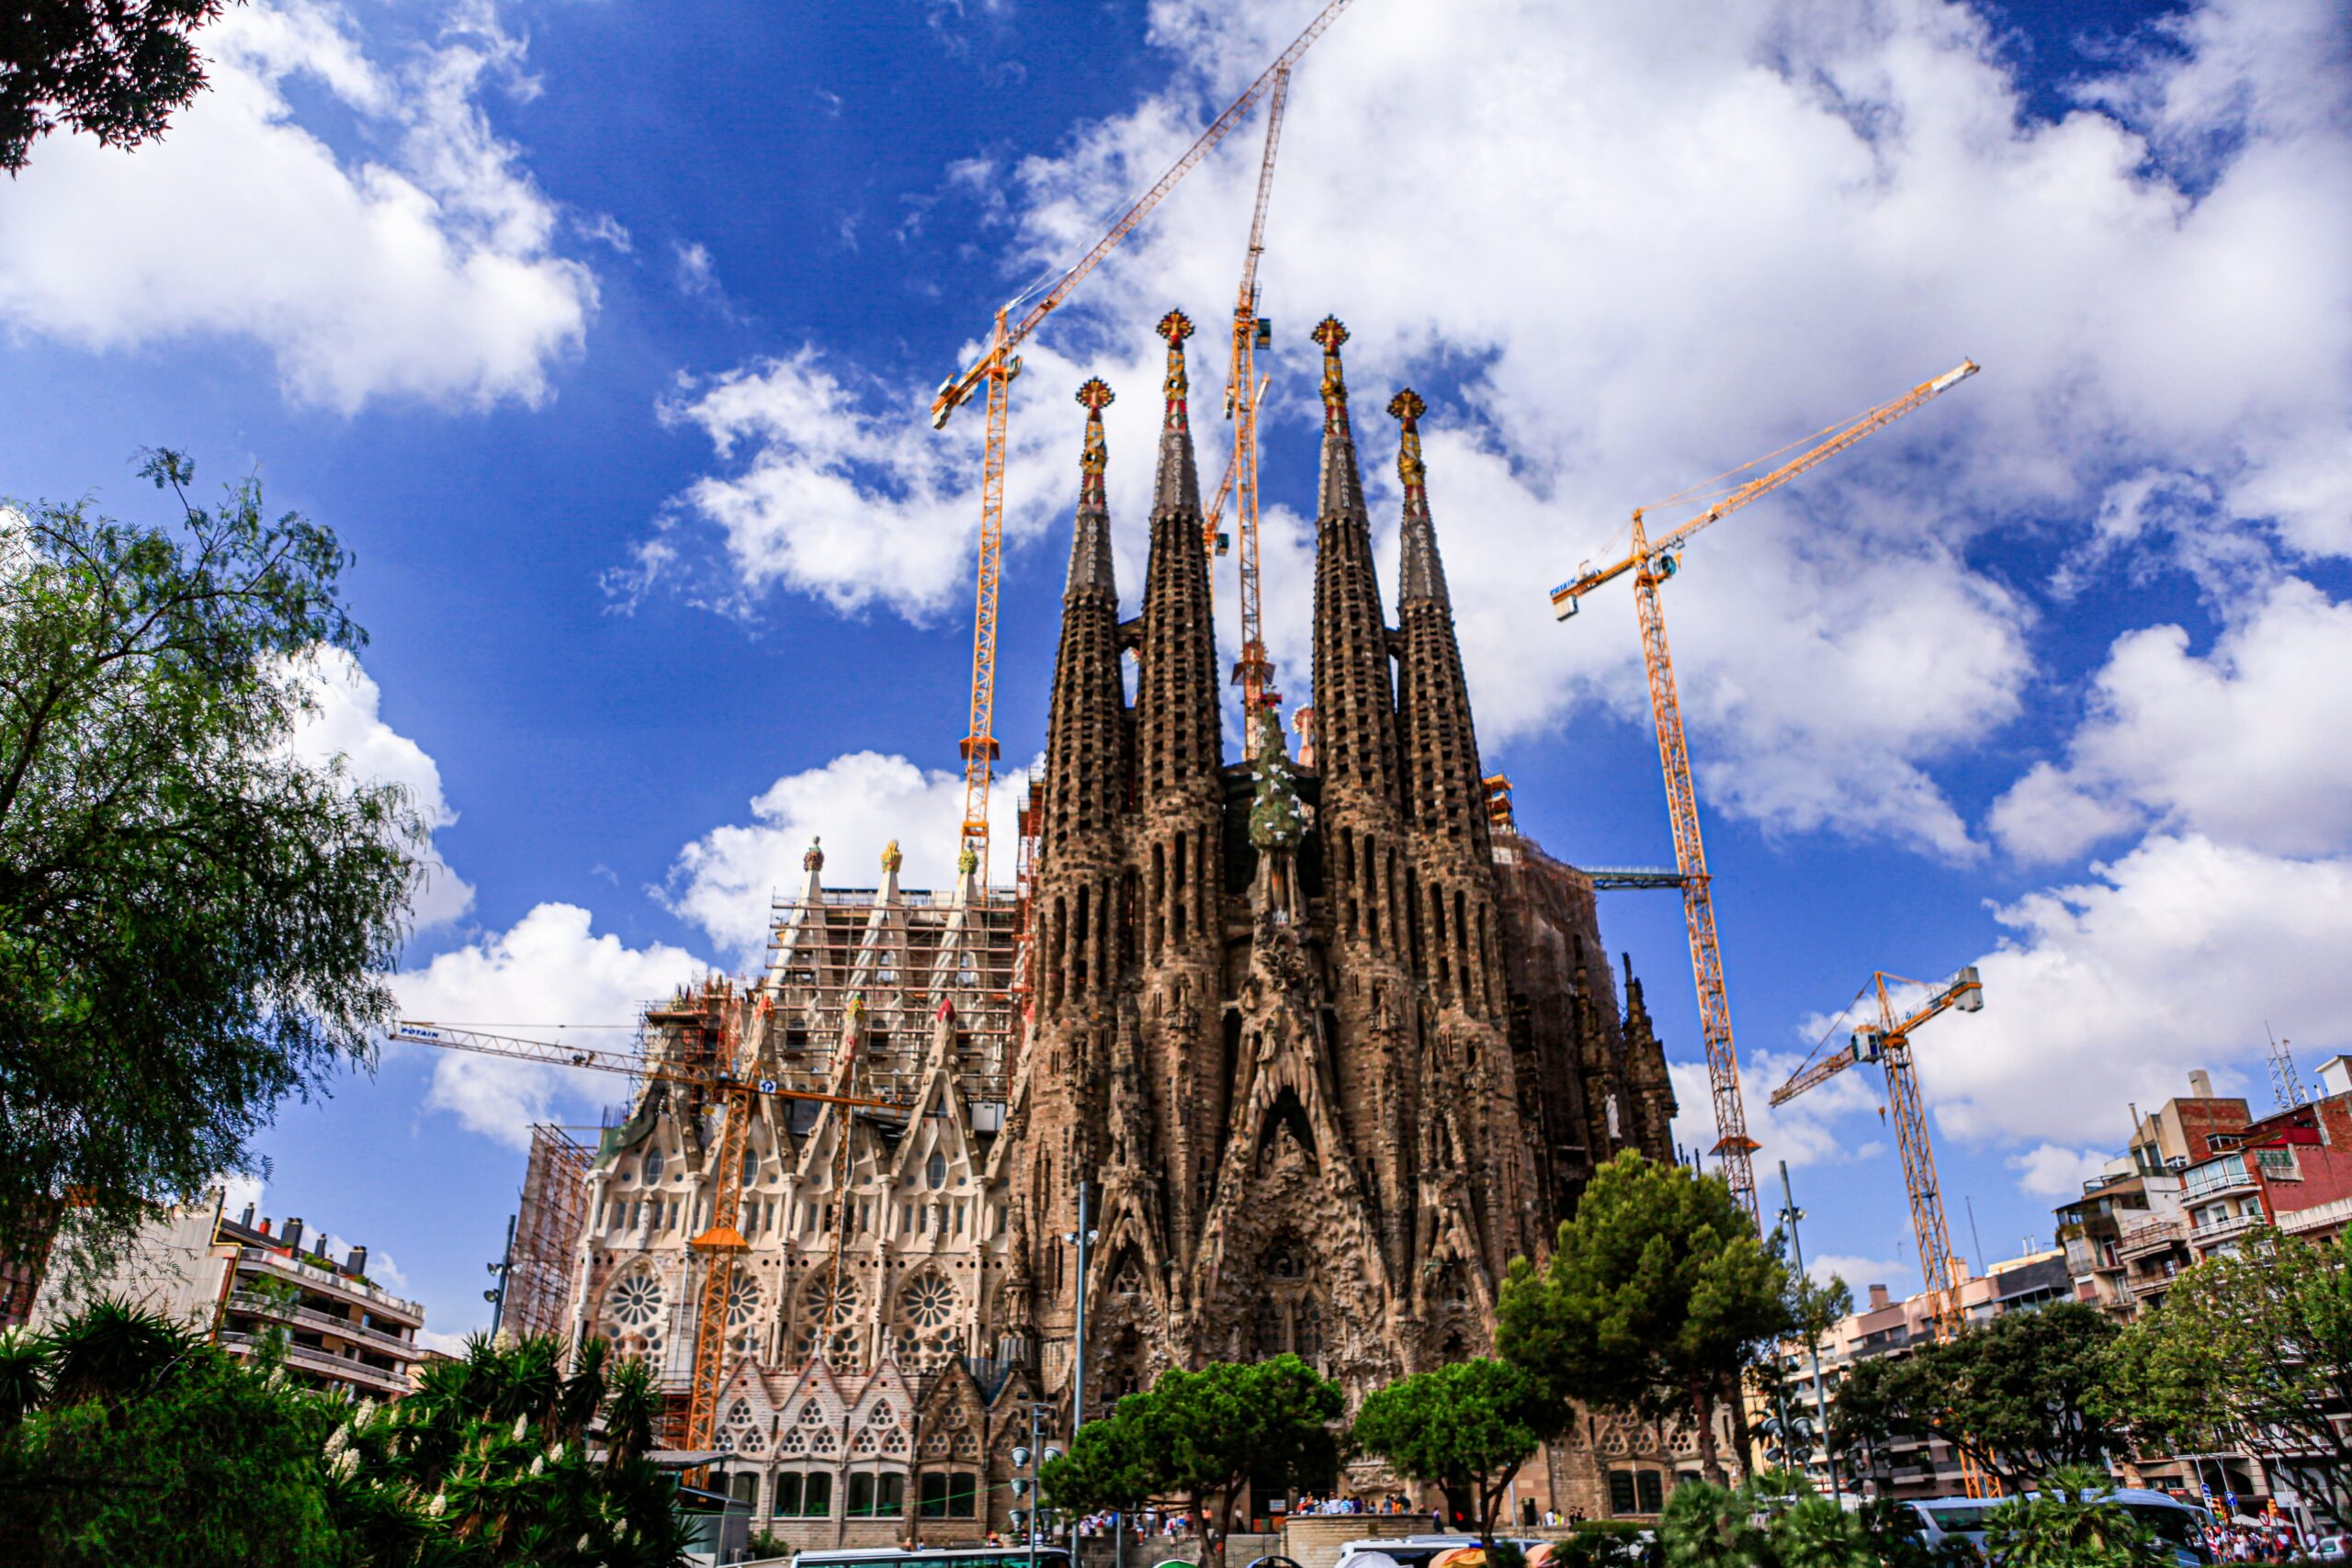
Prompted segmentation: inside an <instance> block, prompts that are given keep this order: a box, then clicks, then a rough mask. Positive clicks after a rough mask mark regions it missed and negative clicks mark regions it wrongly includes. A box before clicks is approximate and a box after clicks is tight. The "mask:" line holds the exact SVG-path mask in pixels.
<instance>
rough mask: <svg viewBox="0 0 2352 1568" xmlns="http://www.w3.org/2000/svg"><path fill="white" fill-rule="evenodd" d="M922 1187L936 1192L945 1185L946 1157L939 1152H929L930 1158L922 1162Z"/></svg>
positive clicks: (935, 1150)
mask: <svg viewBox="0 0 2352 1568" xmlns="http://www.w3.org/2000/svg"><path fill="white" fill-rule="evenodd" d="M922 1179H923V1185H925V1186H926V1187H929V1188H930V1189H931V1190H933V1191H934V1192H936V1191H938V1190H940V1189H941V1188H943V1187H944V1186H946V1185H947V1156H945V1155H944V1154H942V1153H941V1152H940V1151H939V1150H937V1149H933V1150H932V1151H931V1158H930V1159H928V1160H926V1161H924V1162H923V1168H922Z"/></svg>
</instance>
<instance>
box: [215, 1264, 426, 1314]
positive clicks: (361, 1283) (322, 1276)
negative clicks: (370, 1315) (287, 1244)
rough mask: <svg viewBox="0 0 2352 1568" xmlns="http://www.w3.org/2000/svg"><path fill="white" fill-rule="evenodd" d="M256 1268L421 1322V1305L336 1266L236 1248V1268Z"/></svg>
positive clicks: (307, 1288)
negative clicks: (342, 1270)
mask: <svg viewBox="0 0 2352 1568" xmlns="http://www.w3.org/2000/svg"><path fill="white" fill-rule="evenodd" d="M256 1269H257V1270H259V1271H261V1272H263V1273H266V1274H270V1275H274V1276H275V1277H277V1279H280V1280H290V1281H292V1282H293V1283H295V1284H298V1285H300V1286H301V1287H302V1288H303V1289H305V1290H311V1291H316V1292H319V1293H320V1294H322V1295H329V1296H337V1297H340V1298H341V1299H343V1300H345V1301H349V1302H357V1303H362V1304H364V1305H365V1306H367V1307H368V1309H369V1310H370V1311H372V1312H375V1313H377V1314H379V1315H381V1316H385V1317H396V1318H400V1319H401V1320H403V1321H404V1322H406V1323H407V1324H408V1325H409V1326H410V1327H412V1328H421V1327H423V1326H424V1306H423V1305H421V1304H420V1303H416V1302H412V1301H407V1300H404V1299H402V1298H401V1297H399V1296H396V1295H394V1294H392V1293H391V1292H390V1291H387V1290H382V1289H380V1288H379V1287H377V1286H375V1285H371V1284H369V1283H368V1281H367V1280H355V1279H353V1278H352V1277H351V1276H350V1275H348V1274H345V1273H342V1272H340V1271H338V1270H336V1269H328V1268H325V1267H322V1265H320V1264H316V1263H312V1262H310V1261H308V1260H307V1259H298V1258H289V1257H288V1256H287V1255H286V1254H284V1253H282V1252H272V1251H270V1250H268V1249H267V1248H266V1247H239V1248H237V1271H238V1272H239V1273H247V1272H252V1271H254V1270H256Z"/></svg>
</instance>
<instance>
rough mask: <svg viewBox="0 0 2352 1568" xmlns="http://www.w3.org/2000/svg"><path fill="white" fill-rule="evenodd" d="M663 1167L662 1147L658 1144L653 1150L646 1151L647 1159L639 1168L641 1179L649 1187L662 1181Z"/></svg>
mask: <svg viewBox="0 0 2352 1568" xmlns="http://www.w3.org/2000/svg"><path fill="white" fill-rule="evenodd" d="M639 1170H640V1175H639V1180H641V1181H643V1182H645V1183H646V1184H648V1185H649V1186H650V1185H651V1184H652V1183H654V1182H656V1181H659V1180H661V1179H662V1145H659V1144H656V1145H653V1146H652V1147H651V1148H650V1149H648V1150H646V1151H645V1158H644V1160H643V1161H642V1162H641V1164H640V1167H639Z"/></svg>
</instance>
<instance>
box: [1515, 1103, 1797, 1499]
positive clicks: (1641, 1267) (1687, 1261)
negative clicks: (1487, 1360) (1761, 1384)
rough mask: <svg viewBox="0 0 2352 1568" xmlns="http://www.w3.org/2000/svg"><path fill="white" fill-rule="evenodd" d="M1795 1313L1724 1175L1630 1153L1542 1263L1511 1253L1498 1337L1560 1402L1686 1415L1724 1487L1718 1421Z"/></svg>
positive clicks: (1591, 1193)
mask: <svg viewBox="0 0 2352 1568" xmlns="http://www.w3.org/2000/svg"><path fill="white" fill-rule="evenodd" d="M1789 1314H1790V1308H1789V1273H1788V1269H1787V1266H1786V1265H1784V1264H1783V1263H1782V1262H1781V1258H1780V1256H1779V1254H1778V1252H1777V1251H1776V1250H1775V1249H1774V1248H1772V1247H1768V1246H1767V1245H1766V1244H1765V1243H1764V1242H1763V1241H1762V1240H1761V1239H1760V1238H1759V1237H1758V1235H1757V1234H1756V1227H1755V1225H1754V1224H1752V1223H1750V1221H1749V1220H1748V1218H1747V1214H1746V1213H1742V1212H1741V1210H1740V1208H1739V1206H1738V1205H1737V1204H1736V1203H1735V1202H1734V1201H1732V1197H1731V1193H1730V1191H1729V1190H1728V1189H1726V1188H1725V1187H1724V1184H1723V1182H1722V1181H1721V1180H1720V1179H1717V1178H1715V1177H1712V1176H1701V1175H1697V1174H1695V1173H1693V1172H1691V1171H1690V1170H1687V1169H1685V1168H1682V1167H1680V1166H1677V1165H1659V1164H1655V1163H1653V1162H1651V1161H1648V1160H1645V1159H1644V1158H1642V1157H1641V1156H1640V1155H1638V1154H1635V1153H1634V1152H1632V1151H1630V1150H1629V1151H1627V1152H1625V1153H1623V1154H1621V1155H1619V1156H1617V1157H1616V1158H1615V1159H1613V1160H1611V1161H1610V1162H1609V1163H1608V1164H1607V1165H1605V1166H1603V1167H1601V1168H1600V1170H1599V1171H1598V1172H1597V1173H1595V1175H1594V1177H1593V1179H1592V1180H1591V1182H1590V1183H1589V1184H1588V1185H1587V1187H1586V1188H1585V1191H1584V1196H1583V1198H1582V1199H1581V1200H1580V1201H1578V1203H1577V1212H1576V1216H1575V1218H1573V1219H1570V1220H1568V1221H1566V1222H1565V1223H1563V1224H1561V1226H1560V1239H1559V1246H1558V1247H1557V1249H1556V1250H1555V1251H1554V1253H1553V1254H1552V1257H1551V1258H1550V1260H1549V1261H1548V1262H1547V1263H1546V1264H1545V1265H1544V1266H1543V1267H1542V1268H1540V1269H1539V1268H1537V1267H1536V1266H1535V1265H1534V1264H1532V1263H1531V1262H1529V1261H1528V1260H1527V1259H1525V1258H1516V1259H1513V1260H1512V1263H1511V1267H1510V1275H1509V1277H1508V1278H1507V1279H1506V1280H1504V1281H1503V1288H1502V1295H1501V1300H1500V1303H1498V1311H1497V1314H1496V1315H1497V1320H1498V1325H1497V1336H1496V1338H1497V1346H1498V1348H1499V1349H1500V1350H1501V1352H1502V1354H1503V1357H1504V1359H1507V1360H1510V1361H1513V1362H1516V1363H1518V1364H1519V1365H1520V1366H1522V1367H1524V1368H1526V1369H1527V1370H1528V1371H1532V1372H1533V1373H1534V1374H1535V1375H1536V1376H1537V1377H1538V1378H1540V1379H1541V1380H1543V1382H1544V1385H1545V1387H1546V1388H1547V1390H1548V1391H1549V1392H1550V1393H1552V1394H1553V1396H1554V1397H1555V1398H1559V1399H1582V1400H1586V1401H1589V1402H1592V1403H1595V1404H1612V1405H1619V1406H1623V1407H1626V1408H1630V1409H1634V1410H1637V1411H1639V1412H1641V1413H1643V1414H1644V1415H1645V1416H1653V1417H1657V1418H1667V1417H1674V1416H1680V1417H1686V1418H1688V1419H1689V1420H1690V1421H1691V1423H1692V1424H1693V1426H1694V1427H1696V1428H1697V1430H1698V1434H1699V1445H1700V1456H1701V1461H1702V1465H1703V1467H1704V1469H1705V1472H1706V1474H1707V1476H1708V1478H1709V1479H1711V1480H1713V1481H1715V1482H1717V1483H1721V1482H1722V1481H1724V1479H1726V1477H1725V1473H1724V1465H1723V1460H1722V1456H1721V1445H1720V1443H1719V1441H1718V1439H1717V1436H1716V1423H1717V1417H1718V1416H1719V1415H1721V1414H1722V1413H1723V1412H1724V1411H1726V1410H1729V1411H1734V1412H1736V1411H1737V1410H1738V1409H1739V1398H1740V1379H1741V1376H1742V1374H1743V1373H1744V1372H1745V1371H1746V1370H1747V1368H1748V1367H1749V1366H1751V1365H1753V1364H1754V1363H1755V1362H1756V1361H1757V1359H1758V1358H1759V1357H1761V1356H1762V1355H1763V1354H1764V1353H1765V1351H1766V1349H1767V1348H1769V1346H1770V1344H1771V1342H1772V1341H1773V1339H1775V1338H1776V1337H1778V1336H1780V1335H1781V1334H1783V1333H1785V1332H1786V1331H1787V1330H1788V1328H1789V1326H1790V1316H1789ZM1744 1447H1745V1446H1744V1445H1742V1449H1743V1452H1742V1456H1741V1457H1742V1463H1743V1465H1745V1463H1746V1455H1745V1452H1744Z"/></svg>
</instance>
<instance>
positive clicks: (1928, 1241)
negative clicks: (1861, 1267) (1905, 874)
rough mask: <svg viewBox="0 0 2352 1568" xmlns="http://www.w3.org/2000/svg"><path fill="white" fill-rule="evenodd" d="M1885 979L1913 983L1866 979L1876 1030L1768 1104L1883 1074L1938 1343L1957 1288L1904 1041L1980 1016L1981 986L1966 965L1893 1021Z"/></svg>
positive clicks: (1954, 1319)
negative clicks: (1868, 1068) (1874, 1071)
mask: <svg viewBox="0 0 2352 1568" xmlns="http://www.w3.org/2000/svg"><path fill="white" fill-rule="evenodd" d="M1890 980H1892V981H1894V983H1895V984H1896V985H1898V986H1903V985H1910V986H1917V985H1918V984H1919V982H1917V981H1906V980H1905V979H1904V977H1903V976H1900V975H1889V974H1887V973H1886V972H1885V971H1883V970H1881V971H1879V972H1878V973H1876V974H1874V975H1872V976H1871V983H1870V985H1869V986H1866V987H1863V993H1864V995H1868V994H1869V993H1870V992H1871V990H1872V989H1875V990H1876V992H1877V995H1878V1023H1877V1025H1876V1026H1875V1027H1870V1026H1865V1027H1864V1028H1861V1029H1857V1030H1856V1031H1854V1032H1853V1036H1852V1038H1851V1040H1850V1041H1849V1043H1848V1044H1847V1046H1846V1047H1845V1049H1843V1050H1841V1051H1838V1052H1836V1053H1833V1054H1832V1055H1828V1056H1826V1057H1824V1058H1823V1059H1822V1060H1820V1061H1818V1062H1815V1063H1814V1064H1812V1065H1811V1066H1806V1067H1804V1068H1801V1069H1800V1070H1799V1071H1797V1072H1796V1073H1795V1074H1793V1075H1792V1077H1790V1079H1789V1081H1788V1082H1786V1083H1784V1084H1782V1085H1781V1087H1780V1088H1779V1089H1774V1090H1773V1091H1772V1103H1773V1104H1774V1105H1775V1106H1781V1105H1785V1104H1787V1103H1788V1102H1789V1101H1790V1100H1794V1099H1795V1098H1796V1097H1797V1096H1798V1095H1801V1094H1803V1093H1804V1091H1805V1090H1807V1089H1812V1088H1813V1087H1815V1085H1816V1084H1821V1083H1825V1082H1826V1081H1827V1080H1829V1079H1830V1078H1833V1077H1837V1076H1838V1074H1839V1073H1842V1072H1844V1071H1845V1070H1846V1069H1847V1068H1848V1067H1850V1066H1855V1065H1856V1064H1857V1063H1860V1062H1876V1063H1877V1064H1878V1065H1879V1066H1881V1067H1882V1068H1883V1070H1884V1072H1885V1075H1886V1106H1887V1114H1888V1117H1889V1119H1890V1120H1892V1121H1893V1122H1894V1142H1895V1147H1896V1149H1897V1150H1898V1152H1899V1153H1900V1154H1901V1156H1902V1159H1903V1190H1904V1191H1905V1193H1906V1194H1907V1195H1908V1196H1909V1198H1910V1201H1911V1231H1912V1235H1913V1236H1914V1237H1915V1238H1916V1239H1917V1243H1918V1247H1919V1277H1920V1279H1921V1280H1922V1281H1924V1282H1925V1283H1926V1285H1927V1287H1928V1322H1929V1324H1930V1325H1931V1326H1932V1327H1933V1330H1934V1333H1935V1337H1936V1338H1937V1339H1938V1340H1945V1339H1950V1338H1951V1337H1954V1336H1955V1335H1957V1334H1958V1333H1959V1332H1960V1326H1961V1304H1960V1281H1959V1280H1958V1279H1957V1278H1955V1276H1954V1271H1953V1269H1952V1255H1951V1225H1950V1224H1949V1223H1948V1222H1947V1221H1946V1219H1945V1216H1944V1195H1943V1187H1942V1184H1941V1183H1940V1182H1939V1180H1938V1179H1937V1177H1936V1155H1935V1149H1934V1148H1933V1146H1932V1145H1930V1144H1929V1142H1928V1111H1927V1107H1926V1104H1925V1103H1924V1102H1923V1101H1922V1100H1921V1099H1920V1097H1919V1078H1918V1074H1917V1072H1916V1071H1915V1070H1914V1068H1913V1066H1912V1060H1911V1034H1912V1032H1913V1031H1915V1030H1917V1028H1918V1027H1919V1026H1920V1025H1921V1024H1924V1023H1926V1022H1927V1021H1928V1020H1929V1019H1932V1018H1934V1017H1936V1016H1937V1015H1939V1013H1944V1012H1948V1011H1956V1012H1981V1011H1983V1010H1984V1008H1985V983H1984V981H1983V980H1982V979H1980V978H1979V977H1978V976H1977V973H1976V966H1975V965H1974V964H1971V965H1969V966H1968V967H1967V968H1965V969H1962V971H1961V972H1960V973H1959V974H1957V975H1955V976H1952V978H1951V981H1950V982H1949V983H1947V984H1945V985H1943V986H1941V987H1937V988H1936V989H1935V990H1934V991H1933V992H1932V993H1931V994H1930V995H1929V996H1928V999H1927V1000H1926V1001H1925V1002H1923V1003H1921V1004H1920V1005H1919V1006H1918V1007H1917V1008H1915V1009H1913V1010H1911V1011H1910V1012H1909V1013H1907V1014H1905V1016H1904V1017H1902V1018H1899V1019H1898V1018H1896V1017H1895V1016H1894V999H1893V998H1891V997H1890V996H1889V995H1888V994H1887V982H1888V981H1890ZM1922 988H1924V987H1922ZM1855 999H1856V1000H1857V1001H1860V999H1861V998H1860V997H1857V998H1855ZM1961 1477H1962V1482H1963V1483H1964V1484H1965V1485H1966V1487H1967V1490H1968V1495H1970V1496H1972V1497H1978V1496H1983V1495H1985V1475H1984V1472H1983V1471H1982V1470H1981V1468H1980V1467H1979V1466H1978V1465H1977V1463H1976V1461H1974V1459H1973V1458H1972V1457H1971V1456H1970V1455H1968V1454H1967V1453H1965V1452H1963V1453H1962V1455H1961Z"/></svg>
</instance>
